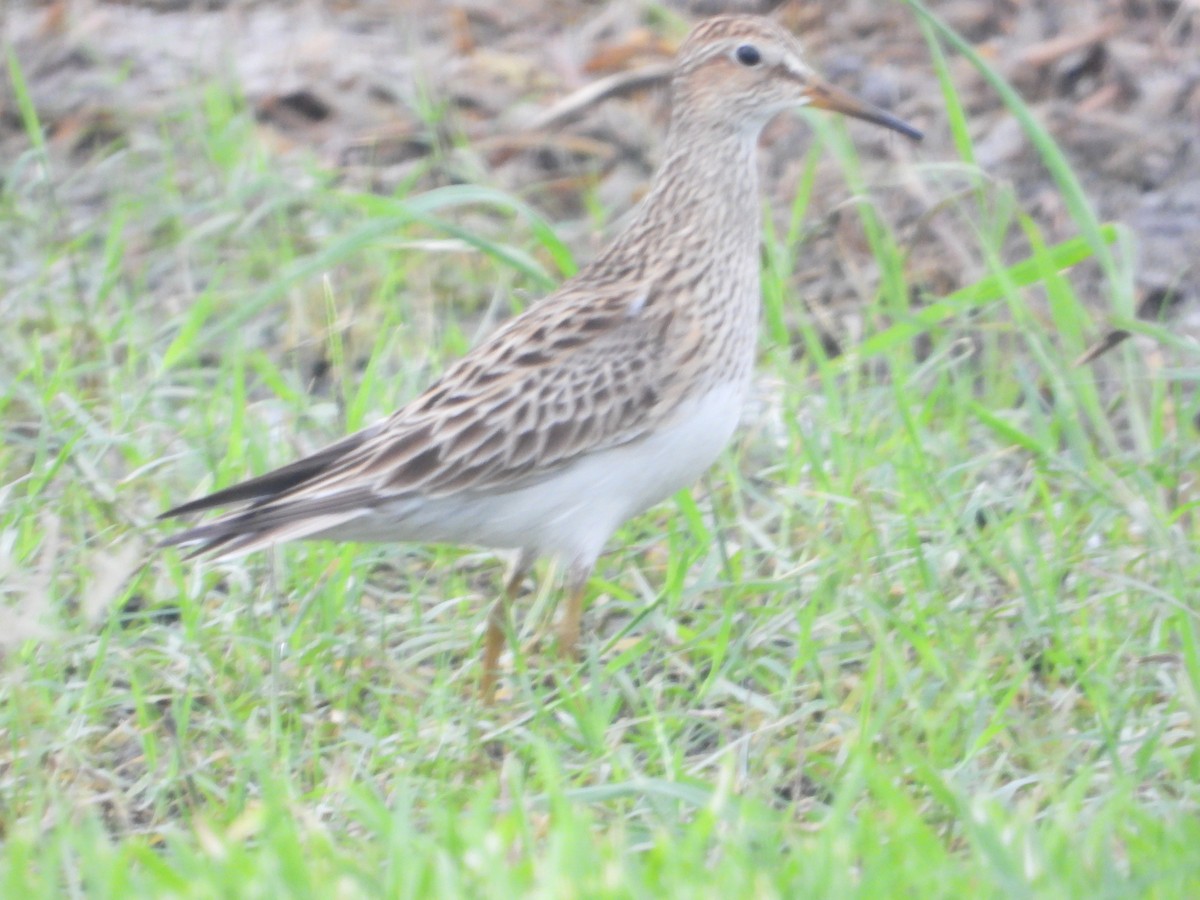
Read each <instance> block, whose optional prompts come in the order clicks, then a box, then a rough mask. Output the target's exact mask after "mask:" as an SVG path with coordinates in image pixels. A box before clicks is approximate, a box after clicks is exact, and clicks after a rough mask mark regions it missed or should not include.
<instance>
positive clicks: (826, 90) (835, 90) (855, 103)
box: [807, 81, 924, 141]
mask: <svg viewBox="0 0 1200 900" xmlns="http://www.w3.org/2000/svg"><path fill="white" fill-rule="evenodd" d="M807 94H808V105H809V106H811V107H813V108H815V109H827V110H829V111H830V112H838V113H841V114H842V115H844V116H853V117H854V118H856V119H862V120H863V121H864V122H873V123H874V124H876V125H882V126H883V127H884V128H890V129H891V130H892V131H898V132H900V134H902V135H904V136H905V137H908V138H912V139H913V140H914V141H919V140H921V138H923V137H924V135H923V134H921V132H919V131H917V129H915V128H913V127H912V126H911V125H909V124H908V123H907V122H905V121H903V120H901V119H897V118H896V117H895V116H893V115H892V114H891V113H886V112H884V111H883V110H882V109H880V108H879V107H878V106H872V105H871V104H870V103H867V101H865V100H859V99H858V98H857V97H855V96H854V95H853V94H851V93H850V92H849V91H843V90H842V89H841V88H839V87H834V86H833V85H832V84H829V83H828V82H826V81H816V82H813V81H810V82H809V84H808V88H807Z"/></svg>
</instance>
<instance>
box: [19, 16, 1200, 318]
mask: <svg viewBox="0 0 1200 900" xmlns="http://www.w3.org/2000/svg"><path fill="white" fill-rule="evenodd" d="M931 6H932V7H933V8H934V9H935V11H936V12H937V13H938V14H939V15H941V16H942V17H944V18H945V19H946V20H947V21H948V22H950V23H951V24H952V25H953V26H954V27H956V28H957V29H958V30H959V31H960V32H961V33H962V34H964V35H965V36H966V37H967V38H968V39H969V40H970V41H971V42H972V43H973V44H974V45H975V47H976V48H978V49H979V50H980V51H981V52H982V53H983V54H984V55H985V57H986V58H988V59H989V60H991V61H992V63H993V64H994V65H995V66H996V67H997V68H998V69H999V70H1000V71H1001V72H1002V73H1004V74H1005V75H1006V76H1007V77H1008V78H1009V79H1010V80H1011V82H1012V83H1013V84H1014V85H1015V86H1016V87H1017V89H1018V90H1019V91H1020V92H1021V94H1022V95H1023V96H1024V97H1025V98H1026V100H1027V101H1028V102H1030V103H1031V104H1032V105H1033V107H1034V109H1035V110H1036V111H1037V113H1038V115H1039V116H1040V118H1041V120H1042V121H1043V122H1044V123H1045V124H1046V125H1047V126H1048V127H1049V129H1050V131H1051V133H1052V134H1053V135H1054V136H1055V138H1056V139H1057V140H1058V141H1059V142H1060V143H1061V145H1062V146H1063V148H1064V149H1065V150H1066V152H1067V153H1068V155H1069V158H1070V159H1071V161H1072V162H1073V164H1074V166H1075V168H1076V172H1077V174H1078V176H1079V178H1080V179H1081V181H1082V183H1083V185H1084V187H1085V189H1086V191H1087V192H1088V195H1089V197H1090V199H1091V201H1092V202H1093V203H1094V204H1095V205H1096V207H1097V209H1098V212H1099V213H1100V215H1101V216H1102V218H1104V219H1109V220H1115V221H1118V222H1121V223H1124V224H1125V225H1127V226H1128V227H1129V228H1130V229H1131V230H1132V232H1133V233H1134V234H1135V235H1136V238H1137V248H1138V249H1137V253H1138V257H1137V258H1138V263H1137V269H1136V283H1137V294H1136V301H1137V302H1138V303H1139V304H1140V307H1141V310H1142V312H1143V314H1145V315H1148V316H1153V317H1157V316H1160V315H1170V316H1173V317H1175V318H1176V319H1177V320H1178V321H1180V322H1182V323H1185V324H1186V325H1187V326H1188V327H1189V328H1196V332H1197V333H1200V324H1198V322H1197V320H1198V319H1200V313H1198V312H1197V307H1198V306H1200V263H1197V255H1198V254H1197V248H1200V0H1072V2H1070V3H1062V2H1057V0H945V2H934V3H931ZM771 7H775V9H774V10H773V12H772V14H773V15H776V16H777V17H778V18H780V19H781V20H782V21H784V22H785V23H787V24H788V25H789V26H790V27H792V28H793V29H794V30H795V31H796V32H797V33H798V34H799V35H800V36H801V37H802V39H803V41H804V42H805V44H806V46H807V47H808V48H809V51H810V54H811V57H812V62H813V63H814V64H815V66H816V67H817V68H818V69H820V70H822V71H823V72H824V73H825V74H826V75H827V76H829V77H830V78H831V79H832V80H834V81H836V82H838V83H840V84H841V85H843V86H846V87H849V88H851V89H853V90H855V91H856V92H858V93H859V94H860V95H862V96H864V97H865V98H867V99H869V100H871V101H873V102H875V103H876V104H878V105H880V106H883V107H886V108H888V109H891V110H893V111H894V112H896V113H897V114H899V115H900V116H902V117H903V118H905V119H906V120H908V121H910V122H912V123H913V124H915V125H917V126H918V127H920V128H922V129H923V130H924V131H925V132H926V135H927V138H926V141H925V142H924V143H923V144H922V145H920V146H919V147H917V148H912V147H910V146H908V145H907V142H904V141H902V140H900V139H898V138H895V137H894V136H891V135H888V134H886V133H884V132H881V131H876V130H873V129H870V128H867V127H855V128H854V129H853V135H854V140H855V143H856V145H857V146H858V147H859V148H860V150H861V152H862V154H863V156H864V160H865V165H866V166H867V167H868V168H867V171H868V180H869V183H870V184H871V185H872V188H873V196H874V197H875V199H876V202H877V203H879V204H880V205H881V208H882V209H883V213H884V215H885V217H886V218H888V219H889V220H890V221H892V222H893V223H894V224H895V225H896V226H897V227H898V229H899V233H900V234H901V235H902V236H905V237H906V239H907V240H908V245H909V246H910V247H911V248H912V256H911V259H910V266H911V267H912V268H913V272H914V281H915V282H916V283H918V284H920V285H921V286H923V287H925V288H927V289H928V290H929V291H930V292H931V293H935V294H936V293H940V292H944V291H947V290H950V289H952V288H954V287H956V286H958V285H961V284H964V283H967V282H969V281H970V280H971V279H973V278H975V277H978V276H979V275H980V274H981V272H980V271H979V263H978V262H971V261H970V260H967V259H964V258H963V257H962V254H961V253H956V252H954V235H953V234H951V233H949V229H948V228H946V227H942V226H939V222H938V218H937V215H936V214H933V215H931V214H930V210H931V209H936V206H937V204H938V203H940V202H942V201H944V200H945V196H944V195H939V194H938V191H937V189H931V188H930V184H931V183H932V182H931V181H930V179H928V178H923V177H921V176H920V172H921V171H922V167H924V169H925V170H926V171H933V170H934V169H936V168H937V167H938V166H939V165H942V164H956V163H957V157H956V155H955V153H954V150H953V145H952V143H951V137H950V132H949V129H948V126H947V124H946V121H945V115H944V104H943V99H942V95H941V89H940V87H939V85H938V81H937V78H936V76H935V73H934V71H933V69H932V67H931V65H930V62H929V53H928V49H927V47H926V44H925V42H924V40H923V38H922V36H921V33H920V29H919V27H918V25H917V22H916V20H915V17H914V16H913V14H912V13H911V12H910V11H909V10H908V9H907V8H906V7H905V6H904V5H903V4H901V3H890V4H885V3H880V2H878V0H842V2H839V3H816V2H784V3H778V2H769V0H760V2H751V0H740V2H739V0H726V2H718V0H692V2H690V3H674V4H666V5H664V4H654V3H650V2H646V0H612V2H605V3H600V2H566V0H551V2H544V0H507V2H504V3H501V2H497V0H467V2H448V0H446V2H429V3H421V2H417V0H393V2H390V3H388V2H377V0H361V2H359V0H355V2H349V0H347V2H340V3H329V4H319V3H305V4H300V5H296V6H293V5H292V4H280V3H258V2H250V3H236V4H234V3H224V2H221V0H208V2H195V3H188V2H173V0H156V2H133V3H124V4H116V3H113V4H109V3H95V2H62V0H60V2H55V3H52V4H49V5H37V6H33V5H31V6H12V5H6V6H5V7H4V8H3V11H0V17H2V19H0V24H2V25H3V27H4V31H5V33H6V34H7V40H8V41H9V42H11V45H12V46H14V47H15V49H16V55H17V58H18V59H19V60H20V62H21V65H22V67H23V69H24V73H25V78H26V80H27V82H28V83H29V86H30V91H31V93H32V97H33V99H34V101H35V103H36V106H37V109H38V112H39V114H40V116H41V120H42V122H43V125H44V126H45V128H46V130H47V133H48V135H49V137H50V142H51V146H52V149H53V151H54V153H55V154H56V156H57V157H58V158H59V160H60V167H61V166H63V165H65V166H68V167H71V166H74V167H75V168H76V169H77V171H78V172H81V173H85V170H86V169H87V167H88V164H89V162H90V161H92V160H93V159H94V158H95V157H96V156H97V155H102V154H104V153H105V152H107V148H110V147H112V146H113V145H114V144H119V143H121V142H132V141H136V140H137V139H138V135H139V132H144V131H145V130H147V129H150V130H152V129H153V128H154V127H155V126H154V124H153V122H154V119H155V116H156V115H157V114H159V113H162V112H164V111H166V110H169V109H170V108H171V107H172V104H177V103H178V102H179V101H178V98H179V95H180V92H181V91H182V90H185V89H186V88H188V87H189V86H195V85H196V84H198V83H201V82H203V81H204V80H206V79H210V78H213V77H225V78H231V79H233V81H234V82H235V83H236V84H237V85H238V86H239V87H240V89H241V90H242V91H243V92H244V94H245V96H246V98H247V99H248V101H249V102H250V103H251V104H252V105H253V107H254V109H255V111H256V114H257V117H258V121H259V123H260V128H261V131H262V134H263V136H264V137H265V139H266V140H267V142H268V145H269V146H270V147H271V148H272V151H273V152H276V153H278V154H280V155H287V154H290V153H292V152H293V151H296V150H301V151H311V152H313V153H315V154H316V155H317V157H318V158H319V159H320V160H321V161H322V163H323V164H324V165H327V166H329V167H332V168H333V169H335V170H338V171H339V172H340V173H341V177H342V178H344V180H345V181H346V183H349V184H353V185H357V186H370V187H373V188H375V189H379V190H388V189H391V188H393V187H394V186H396V185H397V184H400V183H402V182H404V181H405V180H406V179H408V178H410V177H411V176H412V174H413V173H414V172H415V171H417V167H418V166H420V167H422V169H423V173H422V176H421V181H420V182H419V183H418V187H421V186H428V185H429V184H435V183H439V182H441V183H446V182H451V181H456V180H484V181H486V182H489V183H492V184H497V185H499V186H502V187H504V188H506V189H510V190H513V191H516V192H518V193H520V194H521V195H522V196H523V197H525V198H526V199H528V200H529V201H531V202H532V203H533V204H534V205H535V206H537V208H539V209H540V210H541V211H542V212H543V213H544V214H545V215H546V217H547V218H549V219H550V220H551V221H553V222H555V224H556V227H557V228H559V229H561V231H562V234H563V236H564V237H565V239H566V240H567V241H568V242H570V243H572V244H574V245H575V246H576V247H577V248H578V249H579V250H580V252H581V255H582V256H584V257H586V256H587V255H589V248H591V247H594V246H596V244H595V242H596V241H597V240H598V239H599V237H600V236H599V235H597V234H594V233H593V232H594V229H593V226H592V224H591V223H590V222H589V220H588V218H587V215H586V210H585V207H584V203H583V201H582V199H581V198H582V197H583V195H584V190H585V188H587V187H589V186H593V187H594V188H595V191H596V193H595V196H596V198H597V199H598V200H599V201H601V202H602V203H603V204H604V205H605V206H606V207H607V208H609V209H612V210H615V211H617V212H619V211H622V210H624V209H626V208H628V207H629V206H630V205H631V204H632V203H633V202H635V201H636V199H637V197H638V195H639V193H640V191H641V190H643V189H644V187H645V184H646V179H647V177H648V175H649V174H650V172H651V171H652V170H653V167H654V164H655V161H656V159H657V152H658V148H659V146H660V142H661V140H662V136H663V126H664V124H665V120H666V115H667V108H666V102H665V92H664V91H663V90H662V76H663V74H664V71H665V66H666V65H667V63H668V61H669V59H670V56H671V53H672V52H673V50H674V47H675V42H676V41H677V39H678V35H679V34H680V31H681V29H680V28H679V27H678V25H677V24H673V23H672V22H670V21H669V19H670V17H671V16H673V15H678V17H679V18H681V19H683V20H685V21H686V20H689V19H692V18H695V17H697V16H699V15H703V14H708V13H712V12H720V11H728V10H734V9H736V10H742V11H748V10H752V11H759V12H761V11H766V10H767V9H768V8H771ZM664 10H665V12H664ZM953 71H954V73H955V80H956V83H957V86H958V90H959V91H960V94H961V96H962V99H963V101H964V103H965V106H966V109H967V113H968V115H969V119H970V123H971V127H972V129H973V137H974V139H975V141H976V146H977V153H978V162H979V165H980V167H981V168H982V169H983V170H984V172H985V173H986V174H987V177H988V178H989V179H991V180H992V181H993V182H994V183H996V184H1002V185H1009V186H1011V187H1012V189H1013V190H1014V192H1015V194H1016V196H1017V197H1018V198H1019V200H1020V202H1021V205H1022V207H1023V208H1024V209H1026V210H1027V211H1029V212H1030V213H1031V214H1032V215H1033V216H1034V218H1035V219H1036V220H1037V221H1038V223H1039V224H1040V225H1041V227H1042V228H1043V229H1044V230H1045V231H1046V234H1047V237H1048V238H1049V239H1061V238H1064V237H1067V236H1069V235H1071V234H1073V233H1074V226H1073V224H1072V223H1071V221H1070V219H1069V217H1068V215H1067V211H1066V209H1065V208H1064V206H1063V202H1062V199H1061V197H1060V196H1059V194H1058V193H1057V192H1056V191H1055V190H1054V189H1053V182H1052V181H1051V179H1050V177H1049V175H1048V173H1047V172H1046V170H1045V168H1044V166H1043V164H1042V162H1041V161H1040V160H1039V158H1038V156H1037V154H1036V152H1035V151H1034V150H1033V148H1032V147H1031V146H1030V144H1029V142H1028V141H1027V140H1026V139H1025V137H1024V135H1023V134H1022V132H1021V130H1020V128H1019V126H1018V125H1017V124H1016V122H1015V121H1014V120H1013V119H1012V117H1011V116H1009V115H1008V114H1007V113H1006V112H1005V111H1004V110H1003V108H1002V106H1001V104H1000V102H999V100H998V98H997V97H996V95H995V94H994V93H993V92H992V91H991V89H990V88H988V87H987V86H986V84H984V82H983V81H982V79H981V78H980V77H979V76H978V75H977V74H976V73H975V72H974V71H973V70H972V69H971V68H970V66H969V65H967V64H966V62H965V61H964V60H961V59H957V60H954V66H953ZM597 83H600V85H601V88H602V89H603V90H602V91H601V95H600V96H591V97H589V96H588V95H587V94H586V93H583V94H581V93H578V92H581V91H586V90H587V89H588V88H589V86H592V85H596V84H597ZM2 103H3V106H0V153H3V154H4V155H5V156H6V157H7V158H10V159H11V158H14V157H13V155H14V154H16V153H19V152H20V151H21V150H22V149H24V148H26V147H27V146H28V142H27V139H26V138H25V136H24V134H23V132H22V126H21V120H20V116H19V115H18V114H17V111H16V108H15V105H14V102H13V98H12V96H11V91H9V90H7V89H6V90H5V92H4V95H3V98H2ZM431 111H432V114H431ZM431 121H435V122H437V123H438V124H437V125H433V126H431V125H430V124H429V123H430V122H431ZM805 128H806V126H805V125H803V124H802V123H801V122H800V121H799V120H798V119H796V118H794V117H792V118H788V117H784V118H782V119H781V120H780V121H779V122H777V123H776V124H775V126H774V127H772V129H770V130H769V132H768V133H767V135H766V136H765V137H764V142H763V143H764V154H763V165H764V171H765V172H766V173H767V180H766V184H767V186H768V189H770V190H773V191H776V192H779V193H781V194H782V192H783V191H784V190H794V186H795V184H796V180H797V178H798V167H799V166H800V165H801V162H800V157H801V154H800V153H798V152H797V148H798V147H802V146H803V143H802V142H803V141H804V140H805V136H804V132H805ZM463 138H465V140H463ZM431 154H435V155H436V156H437V158H438V160H439V161H438V164H437V165H436V166H434V167H432V168H430V169H428V170H424V167H426V166H427V163H428V158H429V156H430V155H431ZM829 165H832V163H830V164H829ZM60 171H61V169H60ZM914 173H916V174H914ZM81 177H86V174H85V175H84V176H81ZM96 177H103V176H101V175H97V176H96ZM84 195H85V196H86V192H84ZM844 200H845V186H844V184H843V183H841V181H840V179H838V178H820V177H819V178H818V182H817V190H816V192H815V194H814V198H813V212H812V214H811V216H813V217H815V218H814V219H813V221H814V223H815V224H814V225H813V226H812V234H811V237H810V239H809V241H808V242H807V243H806V244H805V247H806V248H807V252H806V255H805V259H804V260H801V261H800V262H799V264H798V266H797V274H796V282H797V289H798V291H799V292H801V293H802V295H803V296H804V298H805V301H806V303H807V304H808V305H809V306H810V308H812V307H815V308H821V309H825V310H834V311H837V310H842V309H849V308H851V307H852V306H853V304H854V303H856V302H858V301H859V300H860V299H861V297H862V294H863V292H864V291H867V290H870V287H871V282H872V278H873V276H872V275H871V273H870V271H869V270H870V266H869V258H868V257H867V248H866V247H865V246H864V245H863V244H862V240H861V237H856V236H855V234H854V233H852V232H851V230H850V229H840V228H839V227H838V223H837V216H836V210H837V205H838V203H840V202H843V201H844ZM784 211H785V212H786V203H785V204H784ZM939 227H940V228H941V230H940V232H939ZM931 237H932V239H931ZM864 273H865V274H864ZM1096 285H1097V289H1096V291H1097V295H1096V296H1095V297H1094V300H1095V303H1096V308H1097V310H1099V311H1101V312H1103V311H1104V310H1109V309H1112V308H1113V307H1112V302H1111V298H1108V297H1105V296H1103V292H1104V289H1103V288H1101V287H1100V286H1099V285H1100V282H1099V281H1098V280H1097V281H1096ZM1089 302H1090V300H1089ZM835 318H836V316H835ZM835 330H837V329H835Z"/></svg>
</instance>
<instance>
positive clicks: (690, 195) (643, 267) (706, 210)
mask: <svg viewBox="0 0 1200 900" xmlns="http://www.w3.org/2000/svg"><path fill="white" fill-rule="evenodd" d="M756 145H757V135H756V134H753V133H748V132H734V131H732V130H731V131H727V132H726V131H721V132H719V133H715V134H714V133H713V130H712V129H711V128H708V129H699V128H695V129H694V130H693V129H689V127H688V125H687V123H683V124H680V123H674V124H673V125H672V128H671V132H670V134H669V136H668V140H667V150H666V156H665V159H664V160H663V162H662V165H661V166H660V167H659V171H658V174H657V175H656V176H655V179H654V183H653V184H652V185H651V187H650V191H649V193H648V194H647V195H646V197H645V198H644V199H643V200H642V203H641V206H640V207H639V208H638V209H637V211H636V212H635V213H634V217H633V220H632V221H631V222H630V224H629V226H628V227H627V228H626V229H625V231H624V232H623V233H622V234H621V235H620V236H619V237H618V238H617V239H616V241H614V243H613V244H612V245H610V246H609V248H608V250H607V251H606V252H605V253H604V254H603V255H602V263H601V264H602V265H603V266H604V267H605V268H606V269H608V270H620V271H625V272H627V273H628V274H629V277H631V279H632V280H641V281H644V282H651V281H654V282H661V280H662V279H663V278H666V279H667V280H668V281H680V282H689V281H695V280H696V279H698V278H699V279H703V280H706V281H707V280H710V279H715V280H717V281H719V282H720V283H721V284H723V285H724V286H725V287H726V288H727V290H725V291H722V292H716V293H710V292H706V291H699V292H695V300H696V302H697V303H700V304H705V303H708V302H719V303H725V304H728V303H729V302H730V301H735V302H736V303H737V304H739V305H742V306H744V307H745V308H746V312H747V313H751V312H753V314H754V315H757V309H758V299H759V297H758V295H759V290H758V278H759V249H758V248H759V228H760V224H761V223H760V210H761V205H760V203H761V201H760V199H759V194H758V167H757V162H756V159H755V148H756ZM663 286H665V285H663ZM718 293H720V294H724V296H723V297H722V296H718Z"/></svg>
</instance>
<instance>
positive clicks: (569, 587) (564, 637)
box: [558, 563, 592, 657]
mask: <svg viewBox="0 0 1200 900" xmlns="http://www.w3.org/2000/svg"><path fill="white" fill-rule="evenodd" d="M591 574H592V567H591V566H590V565H581V564H579V563H572V564H571V565H570V566H569V567H568V568H567V583H566V591H567V608H566V609H564V610H563V615H562V620H561V621H560V622H559V623H558V650H559V652H560V653H561V654H562V655H563V656H570V657H576V656H578V655H579V622H580V620H581V619H582V618H583V595H584V592H585V591H586V590H587V583H588V577H589V576H590V575H591Z"/></svg>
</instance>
